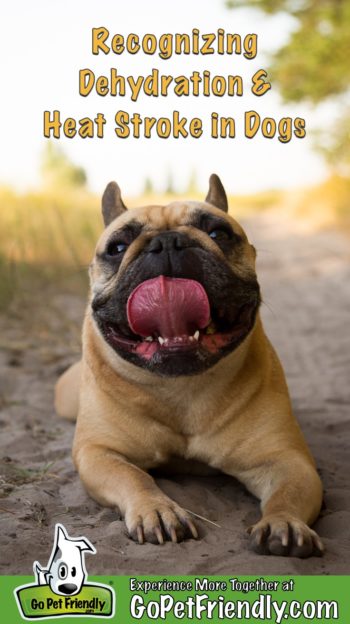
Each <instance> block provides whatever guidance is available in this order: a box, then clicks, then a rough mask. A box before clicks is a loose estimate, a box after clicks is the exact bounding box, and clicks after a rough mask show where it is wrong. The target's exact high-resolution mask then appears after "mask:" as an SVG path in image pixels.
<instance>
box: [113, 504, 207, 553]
mask: <svg viewBox="0 0 350 624" xmlns="http://www.w3.org/2000/svg"><path fill="white" fill-rule="evenodd" d="M125 524H126V528H127V531H128V534H129V536H130V537H131V539H133V540H134V541H136V542H138V543H139V544H143V543H144V542H151V544H163V543H164V542H165V541H166V540H170V541H172V542H181V541H183V540H184V539H188V538H191V537H194V538H195V539H197V538H198V532H197V529H196V527H195V525H194V524H193V522H192V520H191V518H190V516H189V514H188V513H187V512H186V511H184V510H183V509H182V508H181V507H179V505H177V504H176V503H175V502H174V501H172V500H171V499H170V498H168V497H167V496H157V497H147V499H145V500H143V501H142V502H139V504H137V505H133V506H131V507H129V508H128V509H127V510H126V513H125Z"/></svg>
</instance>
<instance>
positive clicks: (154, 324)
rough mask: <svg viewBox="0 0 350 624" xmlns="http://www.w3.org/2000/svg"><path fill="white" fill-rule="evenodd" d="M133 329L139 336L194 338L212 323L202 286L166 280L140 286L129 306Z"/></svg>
mask: <svg viewBox="0 0 350 624" xmlns="http://www.w3.org/2000/svg"><path fill="white" fill-rule="evenodd" d="M127 315H128V322H129V325H130V328H131V329H132V331H133V332H134V333H135V334H139V335H140V336H144V337H147V336H151V335H152V334H155V333H156V334H157V335H159V336H162V337H163V338H173V337H175V336H183V335H187V336H190V335H192V334H193V333H194V332H195V331H196V330H197V329H203V328H204V327H206V326H207V325H208V323H209V321H210V306H209V301H208V297H207V294H206V292H205V290H204V288H203V286H202V285H201V284H200V283H199V282H196V281H195V280H191V279H182V278H174V277H164V276H163V275H160V276H159V277H155V278H154V279H150V280H147V281H145V282H142V283H141V284H139V285H138V286H137V287H136V288H135V290H133V292H132V293H131V295H130V296H129V299H128V303H127Z"/></svg>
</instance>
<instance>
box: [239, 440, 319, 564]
mask: <svg viewBox="0 0 350 624" xmlns="http://www.w3.org/2000/svg"><path fill="white" fill-rule="evenodd" d="M231 474H232V471H231ZM235 476H236V477H238V478H239V479H240V481H242V482H243V483H244V484H245V485H246V486H247V488H248V489H249V490H250V491H251V492H252V493H253V494H255V495H256V496H257V497H258V498H260V500H261V509H262V512H263V515H262V518H261V520H260V521H259V522H257V524H255V525H254V526H252V527H251V528H250V529H249V532H250V540H251V546H252V548H253V549H254V550H255V551H256V552H258V553H260V554H272V555H285V556H288V555H289V556H295V557H310V556H311V555H321V554H322V553H323V550H324V548H323V545H322V542H321V540H320V538H319V537H318V535H317V533H315V531H313V530H312V529H311V528H310V526H309V525H311V524H312V523H313V522H314V521H315V520H316V518H317V516H318V514H319V511H320V508H321V503H322V484H321V481H320V478H319V476H318V474H317V472H316V470H315V468H314V466H313V465H312V463H311V461H310V460H309V459H308V458H307V457H306V456H304V455H303V454H302V453H299V452H297V451H290V450H286V451H284V452H281V453H275V454H273V455H270V456H266V457H265V458H264V460H263V461H260V462H259V464H257V465H254V466H253V467H252V468H250V469H249V470H244V471H242V472H240V473H237V472H236V473H235Z"/></svg>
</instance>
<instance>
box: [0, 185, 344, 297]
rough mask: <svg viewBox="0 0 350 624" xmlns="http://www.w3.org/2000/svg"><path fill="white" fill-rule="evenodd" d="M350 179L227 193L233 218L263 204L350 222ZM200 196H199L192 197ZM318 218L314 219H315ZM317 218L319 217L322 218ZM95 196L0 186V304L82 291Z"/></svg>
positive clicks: (96, 215)
mask: <svg viewBox="0 0 350 624" xmlns="http://www.w3.org/2000/svg"><path fill="white" fill-rule="evenodd" d="M349 197H350V180H349V179H346V178H340V177H335V176H333V177H332V178H330V179H329V180H328V181H327V182H325V183H324V184H322V185H320V186H318V187H315V188H313V189H307V190H306V191H303V192H301V193H300V192H298V193H294V195H293V193H292V194H290V193H286V192H282V191H269V192H264V193H257V194H252V195H245V196H233V197H230V198H229V202H230V207H231V213H232V215H233V216H234V217H235V218H238V219H240V218H241V217H242V216H246V215H251V214H253V213H254V212H260V211H261V210H266V209H268V208H279V207H281V209H287V208H286V206H287V205H288V210H289V211H290V210H292V212H293V214H294V215H295V216H296V218H308V217H309V216H310V215H311V216H312V218H314V220H315V221H317V218H318V219H319V220H320V217H326V219H325V220H326V221H328V222H329V221H332V220H333V222H336V223H339V222H340V223H342V224H343V223H349V215H350V210H349ZM174 199H177V197H174V195H172V196H169V195H168V196H166V195H163V196H159V195H157V196H154V197H153V196H151V195H148V196H144V197H139V198H134V199H131V200H129V201H128V202H127V204H128V205H130V207H133V206H136V205H142V204H150V203H154V202H156V203H158V204H159V203H167V202H169V201H172V200H174ZM192 199H198V200H202V199H203V196H202V195H199V194H198V196H196V195H195V196H192ZM316 217H317V218H316ZM321 221H322V219H321ZM102 229H103V226H102V219H101V214H100V199H99V198H98V197H96V196H94V195H92V194H90V193H87V192H86V191H70V192H63V191H62V192H58V191H55V192H51V193H50V192H36V193H27V194H25V195H19V194H16V193H15V192H14V191H13V190H11V189H8V188H0V307H2V308H4V307H6V306H7V305H8V304H9V303H11V302H12V301H13V300H14V299H16V298H17V297H21V298H22V300H23V298H25V297H31V298H33V295H35V294H36V293H42V292H43V288H47V289H50V288H57V289H60V290H64V291H73V292H81V293H86V290H87V284H88V279H87V268H88V265H89V263H90V261H91V258H92V256H93V252H94V247H95V244H96V241H97V239H98V237H99V235H100V233H101V232H102Z"/></svg>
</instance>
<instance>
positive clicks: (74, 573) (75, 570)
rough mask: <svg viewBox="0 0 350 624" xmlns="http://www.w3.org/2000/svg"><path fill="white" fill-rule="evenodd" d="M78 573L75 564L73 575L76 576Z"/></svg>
mask: <svg viewBox="0 0 350 624" xmlns="http://www.w3.org/2000/svg"><path fill="white" fill-rule="evenodd" d="M76 573H77V569H76V568H75V567H74V566H73V567H72V576H75V575H76Z"/></svg>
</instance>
